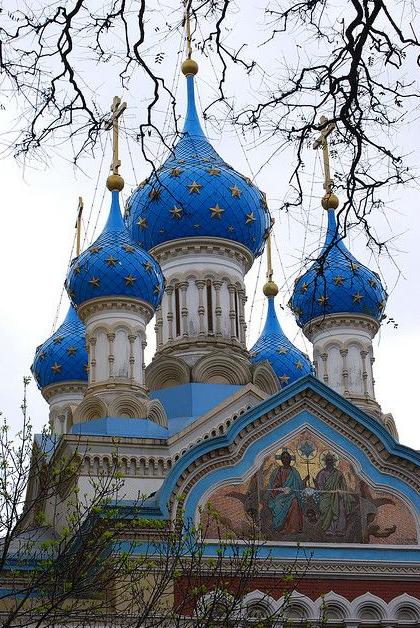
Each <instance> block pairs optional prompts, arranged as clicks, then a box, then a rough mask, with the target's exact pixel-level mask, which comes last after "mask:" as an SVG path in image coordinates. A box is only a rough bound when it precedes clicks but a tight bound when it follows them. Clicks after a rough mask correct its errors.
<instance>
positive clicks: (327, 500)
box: [315, 451, 354, 536]
mask: <svg viewBox="0 0 420 628" xmlns="http://www.w3.org/2000/svg"><path fill="white" fill-rule="evenodd" d="M323 458H324V465H325V466H324V468H323V469H321V470H320V471H319V472H318V474H317V476H316V478H315V486H316V488H317V490H318V491H319V493H318V498H319V515H320V525H321V528H322V530H323V531H324V532H325V534H326V535H328V536H330V535H331V536H344V535H345V533H346V527H347V518H348V517H349V515H351V513H352V511H353V507H354V498H353V496H352V495H350V493H349V491H348V488H347V483H346V480H345V477H344V475H343V473H342V471H340V470H339V469H337V467H336V456H335V455H334V454H333V453H332V452H331V451H327V452H326V453H325V454H324V456H323Z"/></svg>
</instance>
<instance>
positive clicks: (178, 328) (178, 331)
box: [175, 286, 181, 336]
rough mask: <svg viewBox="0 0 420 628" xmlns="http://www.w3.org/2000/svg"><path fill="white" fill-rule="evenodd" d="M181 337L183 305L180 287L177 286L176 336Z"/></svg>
mask: <svg viewBox="0 0 420 628" xmlns="http://www.w3.org/2000/svg"><path fill="white" fill-rule="evenodd" d="M180 335H181V305H180V300H179V286H175V336H180Z"/></svg>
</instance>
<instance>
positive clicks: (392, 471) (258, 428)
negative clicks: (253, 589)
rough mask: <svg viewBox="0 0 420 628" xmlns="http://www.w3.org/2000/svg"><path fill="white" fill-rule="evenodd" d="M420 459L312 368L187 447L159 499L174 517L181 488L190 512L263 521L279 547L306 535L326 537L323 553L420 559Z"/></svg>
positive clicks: (269, 539)
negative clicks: (210, 509) (209, 508)
mask: <svg viewBox="0 0 420 628" xmlns="http://www.w3.org/2000/svg"><path fill="white" fill-rule="evenodd" d="M285 453H287V454H288V456H289V457H290V460H288V456H284V454H285ZM417 459H418V454H417V453H416V452H414V451H413V450H410V449H408V448H406V447H404V446H402V445H400V444H398V443H396V442H395V441H394V439H392V437H391V436H390V434H389V433H388V432H387V431H386V429H385V428H384V427H383V426H382V425H380V424H379V423H378V422H377V421H376V420H375V419H374V418H372V417H370V416H368V415H366V414H365V413H363V412H362V411H361V410H359V409H357V408H355V406H354V405H352V404H350V403H348V402H347V401H345V400H344V399H343V398H342V397H340V396H339V395H338V394H336V393H334V392H333V391H332V390H331V389H329V388H328V387H326V386H325V385H323V384H322V383H321V382H319V381H317V380H315V378H313V377H312V376H311V375H309V376H307V377H305V378H302V379H301V380H299V381H298V382H295V383H294V384H292V385H291V386H290V387H288V388H287V389H285V390H283V391H281V392H279V393H277V394H276V395H273V396H272V397H270V398H268V399H266V400H265V401H263V402H262V403H261V404H259V405H258V406H257V407H255V408H252V409H250V410H249V411H247V412H246V413H245V414H244V415H243V416H241V417H238V419H237V420H236V421H235V422H234V423H233V424H232V425H231V426H230V428H229V430H228V431H227V433H226V434H224V435H222V436H219V437H216V438H214V439H211V440H208V441H206V442H205V443H200V444H199V445H196V446H195V447H194V448H192V449H191V450H190V451H188V452H187V453H186V454H185V456H184V457H183V459H182V464H180V462H178V464H177V465H176V466H175V467H174V468H173V469H172V470H171V472H170V473H169V474H168V476H167V478H166V480H165V482H164V484H163V485H162V487H161V490H160V491H159V495H158V496H157V501H158V503H159V508H160V510H161V512H162V514H163V515H164V516H170V517H172V518H176V517H178V516H179V515H180V511H179V504H180V502H179V496H180V495H183V498H184V499H183V501H182V503H183V516H184V517H187V518H189V519H190V520H193V519H195V520H196V521H197V520H198V519H199V518H200V515H199V512H200V510H201V511H202V510H203V509H204V510H205V505H206V504H208V503H209V502H211V503H213V505H214V507H215V508H216V509H217V510H218V511H219V512H220V513H221V516H222V518H224V521H225V523H226V527H227V528H229V527H231V528H233V529H234V531H235V532H236V534H237V536H238V538H241V537H242V538H243V536H244V535H245V536H246V532H247V530H246V529H244V528H242V527H241V529H239V528H238V525H239V524H238V522H240V521H241V520H242V521H243V522H245V526H246V525H248V530H250V529H251V528H252V527H254V526H256V527H257V530H258V531H259V534H260V536H261V539H262V540H263V541H264V542H265V543H268V545H269V546H271V548H274V549H273V551H274V553H275V555H276V556H279V557H280V555H281V556H285V552H286V553H287V551H289V550H290V551H289V554H290V552H292V545H290V547H289V550H287V547H288V546H287V543H290V544H292V543H295V542H296V541H299V542H302V543H308V544H310V545H311V546H312V547H313V548H316V547H318V548H321V547H324V548H325V550H322V552H320V550H316V552H315V553H316V554H317V556H319V557H320V558H321V555H322V560H325V559H330V558H331V559H332V558H333V557H335V556H336V555H337V556H338V555H340V557H341V558H342V559H343V560H354V559H355V558H360V559H361V560H367V559H370V558H371V559H372V560H380V561H384V560H387V558H386V556H388V557H389V559H392V560H407V559H408V560H409V561H413V560H415V559H416V556H417V555H418V554H419V549H418V539H419V521H418V511H419V508H418V505H419V488H420V481H419V476H418V466H417ZM286 467H287V471H286V469H285V468H286ZM165 513H166V514H165ZM416 513H417V514H416ZM210 532H211V531H210ZM211 537H212V535H211V533H209V534H207V539H208V540H209V543H211ZM213 538H215V537H213ZM283 543H286V545H283ZM337 544H339V545H340V547H341V549H340V550H338V549H337ZM356 544H357V546H358V548H360V549H357V548H356ZM367 545H369V546H370V548H371V549H369V556H367V554H366V551H365V550H362V548H363V547H366V546H367ZM381 548H382V549H381ZM386 548H389V550H388V549H387V550H386ZM399 548H400V549H399ZM337 552H338V554H337ZM344 554H345V556H344ZM391 554H392V556H391ZM356 555H357V556H356Z"/></svg>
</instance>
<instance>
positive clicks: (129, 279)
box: [124, 273, 137, 286]
mask: <svg viewBox="0 0 420 628" xmlns="http://www.w3.org/2000/svg"><path fill="white" fill-rule="evenodd" d="M124 280H125V285H126V286H132V285H133V284H134V282H135V281H137V277H133V275H132V274H131V273H130V275H127V277H124Z"/></svg>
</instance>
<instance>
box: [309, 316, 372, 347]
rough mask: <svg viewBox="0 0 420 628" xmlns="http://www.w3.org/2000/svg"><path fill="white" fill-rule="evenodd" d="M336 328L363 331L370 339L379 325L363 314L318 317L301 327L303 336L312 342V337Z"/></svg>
mask: <svg viewBox="0 0 420 628" xmlns="http://www.w3.org/2000/svg"><path fill="white" fill-rule="evenodd" d="M337 327H349V328H350V329H363V330H364V331H367V332H368V333H369V334H370V336H371V338H373V337H374V336H375V334H376V333H377V331H378V329H379V327H380V324H379V323H378V321H376V320H375V319H374V318H372V317H370V316H366V315H365V314H351V313H348V314H347V313H343V314H326V315H325V316H318V317H317V318H314V319H313V320H312V321H310V322H309V323H307V324H306V325H305V326H304V327H303V333H304V334H305V336H306V337H307V338H308V340H310V341H311V342H313V339H314V336H315V335H316V334H318V333H320V332H323V331H326V330H327V329H336V328H337Z"/></svg>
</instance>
